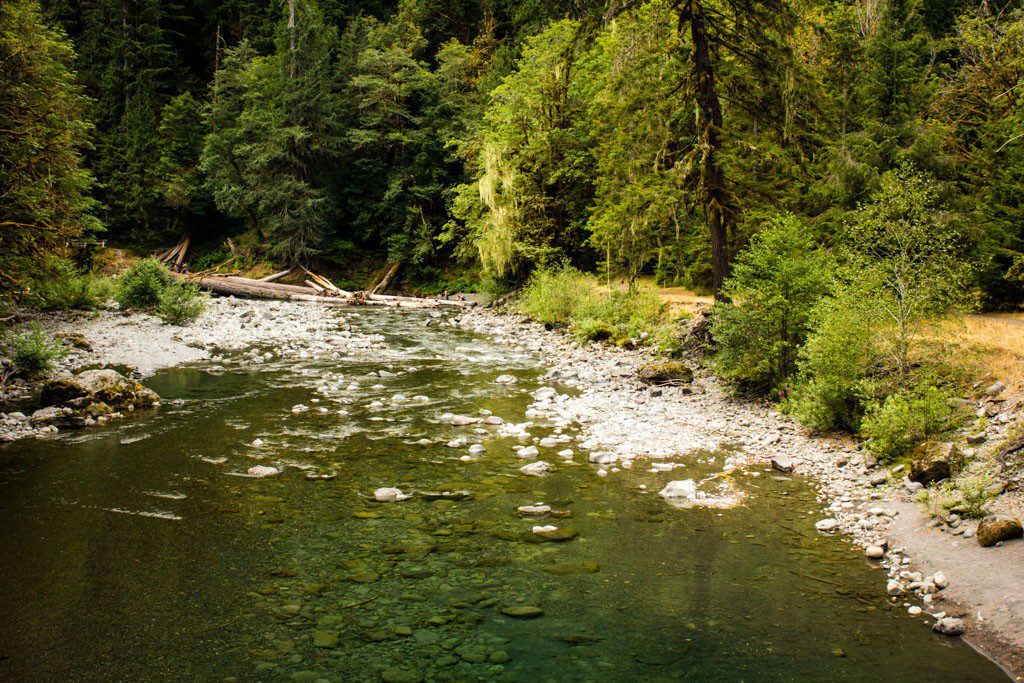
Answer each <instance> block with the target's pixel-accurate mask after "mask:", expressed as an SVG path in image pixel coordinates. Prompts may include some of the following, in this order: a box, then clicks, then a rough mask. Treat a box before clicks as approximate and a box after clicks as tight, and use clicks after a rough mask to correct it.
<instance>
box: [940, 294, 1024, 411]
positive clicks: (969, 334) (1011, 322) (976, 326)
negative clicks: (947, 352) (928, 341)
mask: <svg viewBox="0 0 1024 683" xmlns="http://www.w3.org/2000/svg"><path fill="white" fill-rule="evenodd" d="M942 335H943V337H944V338H945V340H946V341H949V342H950V343H952V344H953V345H954V346H955V347H957V348H959V349H961V351H962V358H961V360H963V361H965V362H968V363H971V364H973V365H975V366H976V373H975V374H976V375H977V376H978V377H979V378H982V379H988V378H993V379H999V380H1002V381H1003V382H1005V383H1006V384H1007V386H1009V387H1012V388H1013V389H1014V390H1015V391H1014V393H1019V392H1021V391H1024V313H1003V314H978V315H968V316H965V317H964V319H963V321H962V322H959V323H948V324H946V325H944V326H943V327H942Z"/></svg>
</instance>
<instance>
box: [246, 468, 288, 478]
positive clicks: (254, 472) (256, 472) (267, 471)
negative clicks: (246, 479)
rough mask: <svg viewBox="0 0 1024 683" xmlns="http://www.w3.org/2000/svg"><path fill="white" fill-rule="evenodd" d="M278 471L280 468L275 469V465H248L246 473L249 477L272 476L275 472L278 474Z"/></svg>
mask: <svg viewBox="0 0 1024 683" xmlns="http://www.w3.org/2000/svg"><path fill="white" fill-rule="evenodd" d="M280 472H281V470H279V469H277V468H276V467H268V466H266V465H256V466H255V467H250V468H249V469H248V470H247V472H246V473H247V474H248V475H249V476H250V477H272V476H274V475H275V474H280Z"/></svg>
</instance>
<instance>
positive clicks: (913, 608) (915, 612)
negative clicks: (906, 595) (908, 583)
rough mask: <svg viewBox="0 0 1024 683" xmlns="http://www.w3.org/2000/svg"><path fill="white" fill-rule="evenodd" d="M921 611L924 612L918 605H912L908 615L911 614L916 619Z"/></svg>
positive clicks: (908, 609)
mask: <svg viewBox="0 0 1024 683" xmlns="http://www.w3.org/2000/svg"><path fill="white" fill-rule="evenodd" d="M921 611H922V610H921V608H920V607H918V606H917V605H911V606H910V607H908V608H907V614H909V615H910V616H912V617H916V616H917V615H918V614H920V613H921Z"/></svg>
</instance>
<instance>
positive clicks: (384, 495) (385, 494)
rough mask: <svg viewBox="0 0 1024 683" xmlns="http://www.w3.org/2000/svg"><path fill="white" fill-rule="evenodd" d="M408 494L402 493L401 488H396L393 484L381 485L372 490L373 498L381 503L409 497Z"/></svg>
mask: <svg viewBox="0 0 1024 683" xmlns="http://www.w3.org/2000/svg"><path fill="white" fill-rule="evenodd" d="M411 497H412V496H410V495H409V494H406V493H402V490H401V489H397V488H395V487H393V486H382V487H381V488H379V489H377V490H376V491H374V492H373V498H374V500H378V501H380V502H382V503H391V502H394V501H396V500H405V499H406V498H411Z"/></svg>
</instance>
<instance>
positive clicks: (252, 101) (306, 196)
mask: <svg viewBox="0 0 1024 683" xmlns="http://www.w3.org/2000/svg"><path fill="white" fill-rule="evenodd" d="M296 5H297V7H296V10H297V12H296V16H295V21H294V25H293V26H292V25H290V23H289V21H288V18H287V17H286V18H285V20H284V21H283V22H282V26H281V29H280V31H279V37H278V40H277V47H276V50H275V52H274V54H272V55H269V56H267V57H258V56H255V55H254V53H253V52H252V50H251V48H250V47H249V46H248V44H247V43H243V44H242V45H240V46H239V47H238V48H237V49H235V50H232V51H230V52H229V53H228V54H227V55H226V56H225V60H224V67H223V68H222V69H221V71H220V72H218V74H217V78H216V81H215V86H214V89H213V92H212V104H211V112H210V117H209V124H208V125H209V127H210V133H209V136H208V137H207V140H206V143H205V146H204V150H203V155H202V161H201V166H202V168H203V170H204V172H205V173H206V175H207V187H208V189H209V190H210V192H211V193H212V194H213V196H214V199H215V200H216V201H217V204H218V206H219V207H221V209H223V210H225V211H227V212H229V213H230V214H232V215H235V216H238V217H244V218H247V219H248V220H249V227H251V228H254V229H256V230H257V231H258V232H259V234H260V237H261V238H262V240H263V242H264V244H265V247H266V250H267V253H268V254H270V255H272V256H277V257H280V258H282V259H284V260H286V261H289V262H293V263H294V262H299V261H301V260H303V259H306V258H308V257H309V256H311V255H313V254H315V253H316V252H317V250H318V248H319V246H320V244H321V242H322V240H323V238H324V234H325V231H326V229H327V226H328V225H329V224H330V221H331V219H332V217H333V215H334V205H333V201H332V196H331V193H330V192H329V191H328V186H327V182H328V180H329V178H330V176H331V169H332V167H333V162H334V160H335V159H336V156H337V153H338V140H339V139H340V137H341V129H340V128H339V126H338V125H337V118H336V117H337V114H338V112H339V111H340V107H339V105H338V102H337V96H336V74H335V54H336V50H337V45H338V38H337V32H336V31H335V30H333V29H332V28H331V27H328V26H325V25H324V23H323V19H322V16H321V15H320V13H319V11H318V10H317V8H316V5H315V4H314V3H313V2H312V1H311V0H303V1H302V2H297V3H296Z"/></svg>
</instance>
